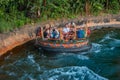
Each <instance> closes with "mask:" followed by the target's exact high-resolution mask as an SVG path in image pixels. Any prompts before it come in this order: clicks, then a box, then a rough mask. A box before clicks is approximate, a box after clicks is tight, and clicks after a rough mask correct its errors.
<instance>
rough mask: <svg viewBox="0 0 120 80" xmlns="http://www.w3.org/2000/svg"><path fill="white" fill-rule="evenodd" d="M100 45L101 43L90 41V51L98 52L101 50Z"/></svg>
mask: <svg viewBox="0 0 120 80" xmlns="http://www.w3.org/2000/svg"><path fill="white" fill-rule="evenodd" d="M101 47H102V45H101V44H98V43H92V48H91V50H90V51H94V52H96V53H98V52H100V51H101Z"/></svg>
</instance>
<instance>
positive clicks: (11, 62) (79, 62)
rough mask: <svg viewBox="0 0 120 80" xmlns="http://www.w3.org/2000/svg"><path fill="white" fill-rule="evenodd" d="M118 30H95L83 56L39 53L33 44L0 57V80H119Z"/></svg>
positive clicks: (119, 41)
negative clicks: (88, 48)
mask: <svg viewBox="0 0 120 80" xmlns="http://www.w3.org/2000/svg"><path fill="white" fill-rule="evenodd" d="M119 34H120V30H119V29H114V28H109V29H101V30H95V31H94V32H93V33H92V35H91V37H90V42H91V44H92V48H91V49H90V50H89V51H88V52H83V53H82V54H81V53H79V54H74V53H61V54H57V55H48V54H47V55H46V54H41V52H38V51H37V49H35V48H34V47H33V45H32V43H33V41H31V42H28V43H26V44H24V45H22V46H19V47H16V48H15V49H13V50H11V51H9V52H8V55H7V56H4V57H2V58H0V80H120V35H119Z"/></svg>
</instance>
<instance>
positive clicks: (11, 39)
mask: <svg viewBox="0 0 120 80" xmlns="http://www.w3.org/2000/svg"><path fill="white" fill-rule="evenodd" d="M86 20H88V23H87V26H88V27H91V29H92V30H94V29H100V28H102V27H120V15H107V16H102V17H101V16H98V17H91V16H88V17H78V18H75V19H60V20H51V21H46V22H41V23H38V24H34V23H33V24H31V25H25V26H24V27H23V28H21V29H15V30H14V31H11V32H9V33H2V34H0V56H1V55H3V54H4V53H6V52H7V51H9V50H11V49H12V48H14V47H16V46H18V45H21V44H23V43H25V42H27V41H30V40H32V39H35V38H36V30H37V28H39V27H43V26H45V25H48V26H64V24H65V23H68V22H75V23H77V24H82V23H83V22H84V21H86Z"/></svg>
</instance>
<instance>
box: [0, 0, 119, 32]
mask: <svg viewBox="0 0 120 80" xmlns="http://www.w3.org/2000/svg"><path fill="white" fill-rule="evenodd" d="M119 9H120V0H0V33H2V32H9V31H12V30H13V29H18V28H20V27H21V26H23V25H25V24H27V23H31V22H33V21H44V20H48V19H51V18H52V19H56V18H61V17H65V18H74V17H75V16H76V15H81V16H84V15H85V14H87V15H99V14H100V13H114V14H115V13H118V12H119Z"/></svg>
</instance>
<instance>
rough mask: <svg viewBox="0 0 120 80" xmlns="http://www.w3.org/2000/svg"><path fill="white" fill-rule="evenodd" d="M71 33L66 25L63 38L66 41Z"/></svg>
mask: <svg viewBox="0 0 120 80" xmlns="http://www.w3.org/2000/svg"><path fill="white" fill-rule="evenodd" d="M69 32H70V28H69V25H68V24H66V26H65V27H64V28H63V38H64V39H67V37H68V36H69Z"/></svg>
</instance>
